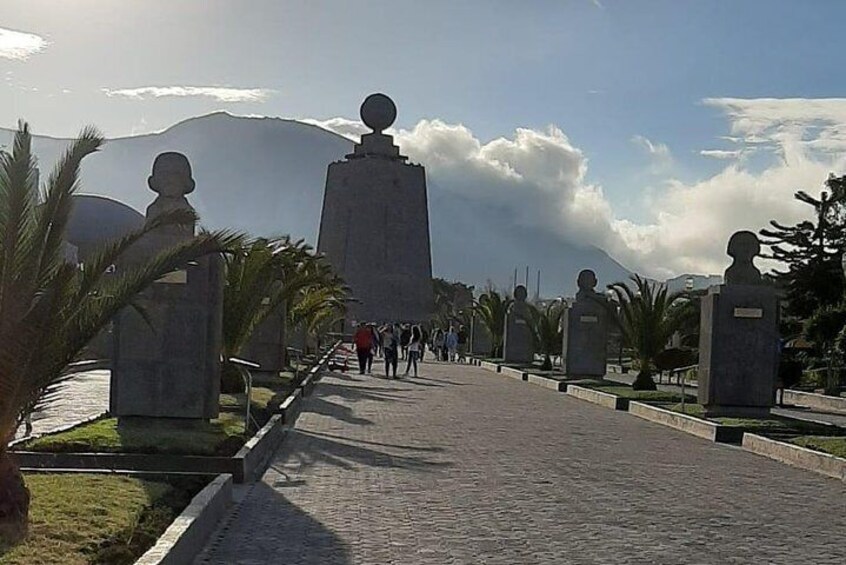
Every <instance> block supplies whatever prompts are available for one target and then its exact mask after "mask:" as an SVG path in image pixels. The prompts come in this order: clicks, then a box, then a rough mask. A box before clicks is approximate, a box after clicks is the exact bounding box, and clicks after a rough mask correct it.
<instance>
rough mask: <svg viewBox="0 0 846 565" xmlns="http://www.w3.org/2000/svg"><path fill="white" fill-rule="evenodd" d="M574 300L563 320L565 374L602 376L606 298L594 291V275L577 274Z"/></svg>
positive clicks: (606, 345)
mask: <svg viewBox="0 0 846 565" xmlns="http://www.w3.org/2000/svg"><path fill="white" fill-rule="evenodd" d="M577 284H578V285H579V291H578V292H577V293H576V301H575V302H574V303H573V305H572V306H571V307H570V308H568V309H567V310H566V312H565V314H564V320H563V321H562V324H563V328H564V342H563V344H562V345H563V347H562V353H561V357H562V359H563V363H562V364H563V365H564V372H565V373H566V374H567V375H568V376H580V377H589V376H590V377H600V378H601V377H603V376H605V364H606V359H607V357H608V354H607V349H608V304H607V303H608V301H607V299H606V298H605V296H604V295H602V294H600V293H598V292H596V290H594V289H595V288H596V274H595V273H594V272H593V271H591V270H590V269H585V270H583V271H581V272H580V273H579V278H578V279H577Z"/></svg>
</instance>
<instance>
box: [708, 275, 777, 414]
mask: <svg viewBox="0 0 846 565" xmlns="http://www.w3.org/2000/svg"><path fill="white" fill-rule="evenodd" d="M778 319H779V305H778V298H777V296H776V292H775V290H774V289H772V288H769V287H765V286H760V285H747V284H736V285H732V284H729V285H720V286H713V287H711V288H710V289H709V291H708V294H707V295H706V296H704V297H703V299H702V319H701V325H700V337H699V403H700V404H702V405H703V406H705V411H706V414H707V415H709V416H765V415H767V414H769V411H770V408H771V407H772V406H773V405H774V403H775V379H776V374H777V373H778V354H779V353H778V347H779V333H778Z"/></svg>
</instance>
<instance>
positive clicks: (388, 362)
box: [382, 324, 399, 378]
mask: <svg viewBox="0 0 846 565" xmlns="http://www.w3.org/2000/svg"><path fill="white" fill-rule="evenodd" d="M398 349H399V337H398V336H397V332H396V330H395V329H394V326H393V325H392V324H388V325H387V326H385V327H384V329H383V330H382V355H384V357H385V376H386V377H388V378H390V376H391V367H393V369H394V378H397V364H398V361H397V355H398V351H397V350H398Z"/></svg>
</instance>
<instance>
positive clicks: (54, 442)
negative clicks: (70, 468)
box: [17, 412, 245, 455]
mask: <svg viewBox="0 0 846 565" xmlns="http://www.w3.org/2000/svg"><path fill="white" fill-rule="evenodd" d="M244 441H245V438H244V419H243V416H242V415H240V414H236V413H228V412H222V413H221V414H220V418H218V419H217V420H212V421H211V422H209V423H202V424H199V425H194V426H191V427H188V426H186V427H184V428H166V427H155V426H152V427H151V426H138V427H135V426H118V423H117V418H103V419H102V420H95V421H94V422H89V423H87V424H82V425H80V426H77V427H75V428H71V429H70V430H67V431H64V432H60V433H56V434H48V435H45V436H42V437H40V438H36V439H33V440H30V441H27V442H25V443H24V444H22V445H20V446H18V448H17V449H19V450H21V451H49V452H54V453H83V452H88V453H90V452H98V453H117V452H121V453H172V454H183V455H233V454H234V453H235V452H237V451H238V449H240V447H241V446H242V445H243V444H244Z"/></svg>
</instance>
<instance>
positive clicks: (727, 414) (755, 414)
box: [705, 404, 770, 418]
mask: <svg viewBox="0 0 846 565" xmlns="http://www.w3.org/2000/svg"><path fill="white" fill-rule="evenodd" d="M705 417H706V418H769V417H770V407H769V406H725V405H718V404H712V405H710V406H705Z"/></svg>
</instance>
